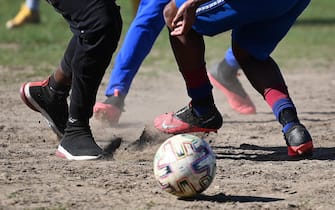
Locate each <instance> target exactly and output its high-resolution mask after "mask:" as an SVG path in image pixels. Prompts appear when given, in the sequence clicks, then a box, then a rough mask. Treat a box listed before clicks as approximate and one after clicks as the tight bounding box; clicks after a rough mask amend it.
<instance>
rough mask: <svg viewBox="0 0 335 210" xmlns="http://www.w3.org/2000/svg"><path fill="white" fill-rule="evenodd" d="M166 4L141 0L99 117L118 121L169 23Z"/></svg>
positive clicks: (98, 108) (98, 107)
mask: <svg viewBox="0 0 335 210" xmlns="http://www.w3.org/2000/svg"><path fill="white" fill-rule="evenodd" d="M164 5H165V1H164V0H156V1H152V0H141V2H140V5H139V9H138V12H137V15H136V17H135V18H134V20H133V22H132V23H131V25H130V27H129V30H128V31H127V34H126V36H125V39H124V41H123V44H122V46H121V49H120V51H119V53H118V55H117V56H116V59H115V64H114V67H113V69H112V72H111V74H110V78H109V82H108V84H107V88H106V92H105V95H106V96H107V98H106V100H105V101H104V102H97V103H96V104H95V106H94V116H95V118H97V119H99V120H102V121H104V122H108V123H109V124H110V125H114V124H116V123H118V121H119V118H120V116H121V112H122V111H123V107H124V99H125V97H126V95H127V94H128V91H129V88H130V85H131V83H132V81H133V79H134V77H135V75H136V73H137V71H138V69H139V68H140V65H141V64H142V62H143V60H144V58H145V57H146V56H147V55H148V54H149V52H150V50H151V48H152V46H153V44H154V42H155V40H156V38H157V37H158V35H159V33H160V32H161V30H162V29H163V27H164V25H165V22H164V18H163V8H164Z"/></svg>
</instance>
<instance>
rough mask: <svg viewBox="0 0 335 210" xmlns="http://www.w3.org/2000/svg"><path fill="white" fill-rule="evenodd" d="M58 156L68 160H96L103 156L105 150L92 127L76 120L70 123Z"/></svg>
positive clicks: (58, 150)
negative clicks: (93, 133)
mask: <svg viewBox="0 0 335 210" xmlns="http://www.w3.org/2000/svg"><path fill="white" fill-rule="evenodd" d="M70 120H71V118H70V119H69V121H70ZM71 124H72V125H71ZM74 124H77V125H74ZM56 156H57V157H60V158H64V159H67V160H94V159H99V158H101V157H102V156H103V150H102V149H101V148H100V147H99V146H98V145H97V144H96V142H95V141H94V138H93V136H92V132H91V129H90V127H89V126H88V125H85V126H82V125H78V123H77V122H75V123H68V127H67V128H66V130H65V134H64V136H63V138H62V140H61V142H60V144H59V145H58V148H57V151H56Z"/></svg>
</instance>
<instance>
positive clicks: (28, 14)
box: [6, 4, 40, 29]
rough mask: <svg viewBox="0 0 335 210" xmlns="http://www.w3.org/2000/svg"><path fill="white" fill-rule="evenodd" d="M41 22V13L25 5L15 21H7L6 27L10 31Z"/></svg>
mask: <svg viewBox="0 0 335 210" xmlns="http://www.w3.org/2000/svg"><path fill="white" fill-rule="evenodd" d="M39 22H40V14H39V12H38V11H33V10H31V9H30V8H28V7H27V6H26V5H25V4H23V5H22V6H21V9H20V11H19V12H18V13H17V15H16V16H15V17H14V18H13V19H11V20H9V21H7V23H6V27H7V28H8V29H11V28H15V27H19V26H21V25H23V24H25V23H39Z"/></svg>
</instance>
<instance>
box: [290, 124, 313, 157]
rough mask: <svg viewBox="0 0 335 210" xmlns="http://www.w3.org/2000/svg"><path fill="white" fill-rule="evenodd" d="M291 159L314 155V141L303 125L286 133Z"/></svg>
mask: <svg viewBox="0 0 335 210" xmlns="http://www.w3.org/2000/svg"><path fill="white" fill-rule="evenodd" d="M284 139H285V141H286V144H287V149H288V155H289V156H290V157H297V156H310V155H312V154H313V141H312V137H311V135H310V134H309V132H308V131H307V129H306V128H305V127H304V126H303V125H302V124H296V125H293V126H292V127H291V128H289V129H288V130H287V131H286V132H284Z"/></svg>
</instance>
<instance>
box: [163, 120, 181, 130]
mask: <svg viewBox="0 0 335 210" xmlns="http://www.w3.org/2000/svg"><path fill="white" fill-rule="evenodd" d="M176 127H178V126H177V125H167V124H165V120H164V122H163V123H162V128H163V129H171V128H176Z"/></svg>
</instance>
